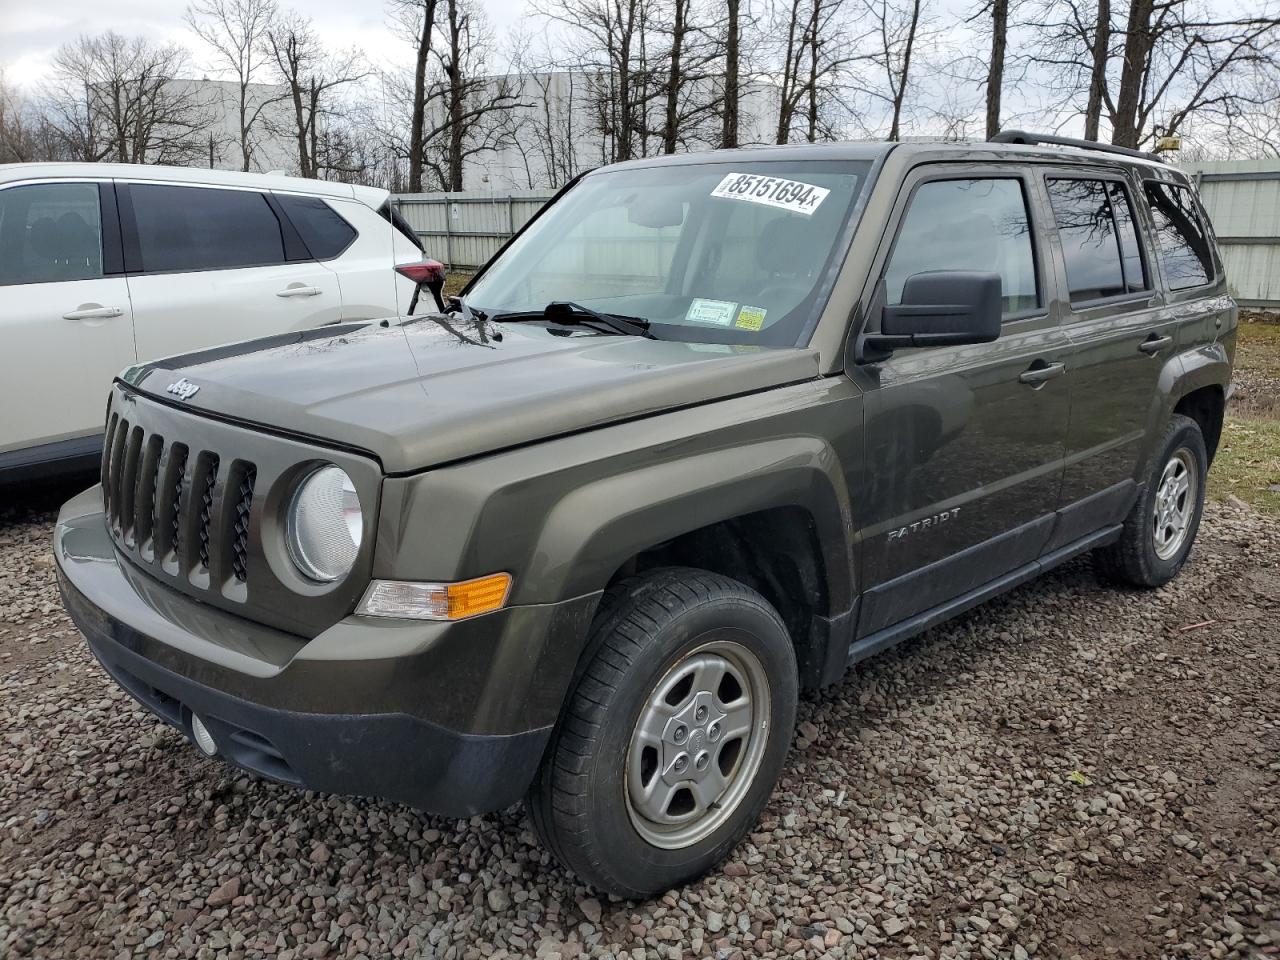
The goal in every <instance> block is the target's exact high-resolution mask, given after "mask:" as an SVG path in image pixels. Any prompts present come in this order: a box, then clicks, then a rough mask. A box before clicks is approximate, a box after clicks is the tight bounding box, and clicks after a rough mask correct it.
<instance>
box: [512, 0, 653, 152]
mask: <svg viewBox="0 0 1280 960" xmlns="http://www.w3.org/2000/svg"><path fill="white" fill-rule="evenodd" d="M654 6H655V4H654V3H653V2H652V0H540V5H535V7H534V9H535V12H537V13H539V14H540V15H541V16H543V17H545V18H547V19H548V20H550V21H552V22H553V23H556V24H559V25H560V26H561V27H562V28H563V29H564V30H565V32H566V44H565V47H564V50H563V52H562V54H561V56H560V58H559V63H558V65H559V66H561V67H564V68H571V69H577V70H579V71H582V73H583V74H584V79H585V80H586V87H587V89H586V91H585V93H586V99H587V101H588V103H587V108H588V110H589V112H590V113H592V114H593V115H594V118H595V126H596V127H597V128H598V131H599V133H600V134H601V136H602V139H601V156H600V159H601V161H602V162H605V163H608V162H614V161H619V160H630V159H632V158H633V157H638V156H643V155H644V154H645V152H646V148H647V144H646V140H647V135H648V131H649V130H650V129H652V127H653V125H652V124H650V122H649V117H648V114H649V108H650V105H651V102H652V101H654V100H655V99H657V98H659V97H661V96H662V95H663V93H664V92H665V89H666V84H665V82H662V81H659V80H658V79H657V78H656V77H655V75H654V73H655V70H654V67H655V64H654V63H653V61H651V60H650V59H649V56H648V46H649V39H650V38H649V33H650V32H651V30H652V29H653V26H654V24H653V14H654Z"/></svg>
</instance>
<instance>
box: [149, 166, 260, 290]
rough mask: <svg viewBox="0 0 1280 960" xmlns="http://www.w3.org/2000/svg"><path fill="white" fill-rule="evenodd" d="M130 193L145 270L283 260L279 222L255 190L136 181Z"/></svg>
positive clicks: (254, 264) (214, 267) (185, 269)
mask: <svg viewBox="0 0 1280 960" xmlns="http://www.w3.org/2000/svg"><path fill="white" fill-rule="evenodd" d="M129 193H130V196H131V198H132V200H133V215H134V221H135V223H136V224H137V229H138V246H139V248H140V252H141V255H142V264H141V269H142V271H143V272H145V273H172V272H189V271H195V270H226V269H229V268H232V267H257V266H266V265H270V264H278V263H284V262H285V252H284V238H283V235H282V234H281V231H280V221H279V220H277V219H276V215H275V213H274V212H273V211H272V209H271V206H270V204H268V203H267V198H266V197H265V196H264V195H263V194H261V193H258V192H257V191H254V190H217V189H209V188H207V187H179V186H169V185H167V184H139V183H134V184H131V185H130V186H129Z"/></svg>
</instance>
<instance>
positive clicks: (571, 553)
mask: <svg viewBox="0 0 1280 960" xmlns="http://www.w3.org/2000/svg"><path fill="white" fill-rule="evenodd" d="M777 507H797V508H799V509H801V510H804V511H805V512H806V513H808V514H809V515H810V517H811V518H812V520H813V527H814V530H815V532H816V536H817V540H818V545H819V552H820V559H821V562H822V569H823V571H824V573H825V577H826V592H827V597H828V603H829V607H830V609H831V610H832V611H836V612H839V611H844V610H847V609H848V608H849V606H850V605H851V604H852V602H853V582H852V576H851V574H852V570H853V558H852V555H851V546H850V545H851V543H852V540H853V518H852V514H851V511H850V507H849V499H848V495H847V492H846V488H845V485H844V483H843V480H842V478H841V468H840V463H839V460H838V458H837V457H836V455H835V453H834V451H833V450H832V449H831V448H830V446H828V445H827V444H826V443H825V442H823V441H822V440H819V439H818V438H816V437H812V436H804V437H787V438H779V439H773V440H766V441H760V442H758V443H752V444H748V445H744V446H732V447H726V448H721V449H718V450H712V451H709V452H706V453H701V454H697V455H693V456H689V457H684V458H680V459H677V460H671V461H667V462H663V463H657V464H653V465H651V466H648V467H645V468H643V469H640V470H632V471H628V472H625V473H621V474H618V475H616V476H612V477H607V478H603V479H601V480H598V481H596V482H594V483H590V484H585V485H583V486H581V487H579V488H577V489H575V490H573V491H572V492H571V493H569V494H568V495H567V496H565V497H564V499H563V500H561V501H560V503H559V504H557V505H556V507H555V509H553V510H552V511H551V513H550V514H549V515H548V516H547V520H546V525H545V526H544V528H543V531H542V535H541V536H540V537H539V539H538V544H537V548H536V551H535V556H536V557H538V558H539V560H540V561H544V562H540V563H539V564H538V566H537V567H536V568H535V569H534V570H533V571H531V573H532V574H533V575H534V576H533V577H532V579H533V580H534V581H535V582H536V583H538V584H539V585H540V590H543V591H550V595H558V596H562V597H573V596H579V595H581V594H584V593H588V592H591V591H593V590H599V589H602V588H603V587H604V586H605V585H606V584H607V583H608V582H609V581H610V579H612V577H613V576H614V574H615V573H616V572H617V571H618V570H619V569H620V568H621V567H622V566H623V564H625V563H626V562H627V561H628V560H629V559H631V558H632V557H634V556H636V555H637V554H639V553H641V552H643V551H645V550H647V549H650V548H652V547H654V546H656V545H658V544H661V543H663V542H665V541H667V540H671V539H674V538H675V537H678V536H680V535H682V534H686V533H690V532H692V531H694V530H697V529H699V528H701V527H706V526H710V525H711V524H715V523H719V522H721V521H724V520H730V519H733V518H735V517H742V516H745V515H747V514H752V513H757V512H760V511H763V510H769V509H773V508H777Z"/></svg>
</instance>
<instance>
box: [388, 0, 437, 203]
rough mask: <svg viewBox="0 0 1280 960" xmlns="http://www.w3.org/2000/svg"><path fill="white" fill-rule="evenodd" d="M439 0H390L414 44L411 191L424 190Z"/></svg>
mask: <svg viewBox="0 0 1280 960" xmlns="http://www.w3.org/2000/svg"><path fill="white" fill-rule="evenodd" d="M438 6H439V3H438V0H391V7H392V12H393V16H394V17H395V18H396V21H397V23H398V25H399V28H400V32H401V33H402V34H403V35H404V36H406V37H407V38H408V39H409V40H410V42H412V43H413V47H414V58H413V84H412V88H411V94H410V97H411V99H410V109H409V148H408V149H409V183H408V189H409V191H410V192H411V193H419V192H421V190H422V169H423V151H424V149H425V146H426V139H425V138H426V126H427V69H428V67H429V66H430V63H431V42H432V38H433V37H434V36H435V31H436V10H437V8H438Z"/></svg>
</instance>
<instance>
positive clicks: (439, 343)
mask: <svg viewBox="0 0 1280 960" xmlns="http://www.w3.org/2000/svg"><path fill="white" fill-rule="evenodd" d="M500 329H501V336H502V339H501V340H495V339H494V336H493V335H494V333H495V332H496V331H497V330H499V327H498V326H496V325H494V324H484V323H469V322H466V321H464V320H462V319H460V318H454V317H445V316H440V315H430V316H424V317H421V318H417V317H415V318H412V319H410V320H405V321H393V322H391V323H390V324H389V325H388V326H385V327H384V326H382V325H381V323H370V324H359V325H353V324H348V325H343V326H336V327H321V328H318V329H314V330H307V331H303V332H300V333H291V334H283V335H280V336H274V337H268V338H265V339H262V340H253V341H249V342H247V343H238V344H233V345H230V346H226V347H219V348H216V349H212V350H205V351H202V352H200V353H193V354H187V355H184V356H180V357H171V358H169V359H167V360H161V361H157V362H155V363H151V364H146V365H143V366H140V367H135V368H132V369H131V370H129V371H128V372H127V373H126V374H125V376H124V378H123V379H124V380H125V382H127V383H129V384H131V385H132V386H134V387H135V388H136V389H138V390H140V391H141V392H143V393H147V394H149V395H151V396H154V397H156V398H158V399H160V400H163V401H166V402H168V403H170V404H172V405H175V406H182V407H187V408H190V409H191V410H193V411H201V412H205V413H209V414H213V415H217V416H220V417H224V418H229V419H232V420H236V421H242V422H246V423H251V424H256V425H261V426H265V427H270V428H273V429H277V430H280V431H283V432H287V433H290V434H295V435H298V436H302V437H307V438H312V439H318V440H321V441H323V442H326V443H330V444H338V445H341V446H344V447H349V448H354V449H358V450H365V451H368V452H370V453H372V454H373V455H374V456H376V457H377V458H378V459H379V460H380V461H381V462H382V466H383V469H384V470H385V471H386V472H388V473H405V472H411V471H414V470H420V469H423V468H426V467H430V466H434V465H438V464H441V463H447V462H450V461H454V460H461V459H465V458H467V457H472V456H476V455H478V454H483V453H489V452H492V451H495V450H500V449H503V448H505V447H511V446H516V445H518V444H523V443H528V442H529V441H531V440H543V439H547V438H550V437H555V436H561V435H564V434H567V433H573V432H575V431H579V430H585V429H590V428H592V427H598V426H601V425H604V424H607V423H612V422H616V421H619V420H626V419H631V418H634V417H641V416H647V415H649V414H654V413H660V412H662V411H664V410H670V409H674V408H677V407H684V406H691V405H695V404H699V403H706V402H709V401H712V400H718V399H721V398H725V397H731V396H734V395H738V394H746V393H752V392H755V391H759V390H764V389H768V388H769V387H775V386H781V385H783V384H787V383H795V382H799V381H802V380H809V379H813V378H815V377H817V375H818V355H817V352H816V351H813V350H808V349H799V348H789V349H773V348H770V349H762V348H756V347H734V346H727V345H723V344H698V343H682V342H675V341H666V340H647V339H643V338H640V337H621V336H610V335H600V334H596V333H593V332H591V331H588V330H586V329H584V328H573V333H572V335H570V336H563V335H559V334H557V333H553V332H551V331H550V330H549V329H547V328H544V327H543V326H541V325H540V324H536V323H508V324H503V325H501V328H500ZM562 329H563V328H562ZM179 380H186V381H187V384H186V385H184V386H185V389H183V388H179V389H178V390H176V391H175V390H170V389H169V387H170V386H171V385H173V384H175V383H176V382H177V381H179ZM193 387H194V388H196V389H195V390H194V392H192V388H193Z"/></svg>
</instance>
